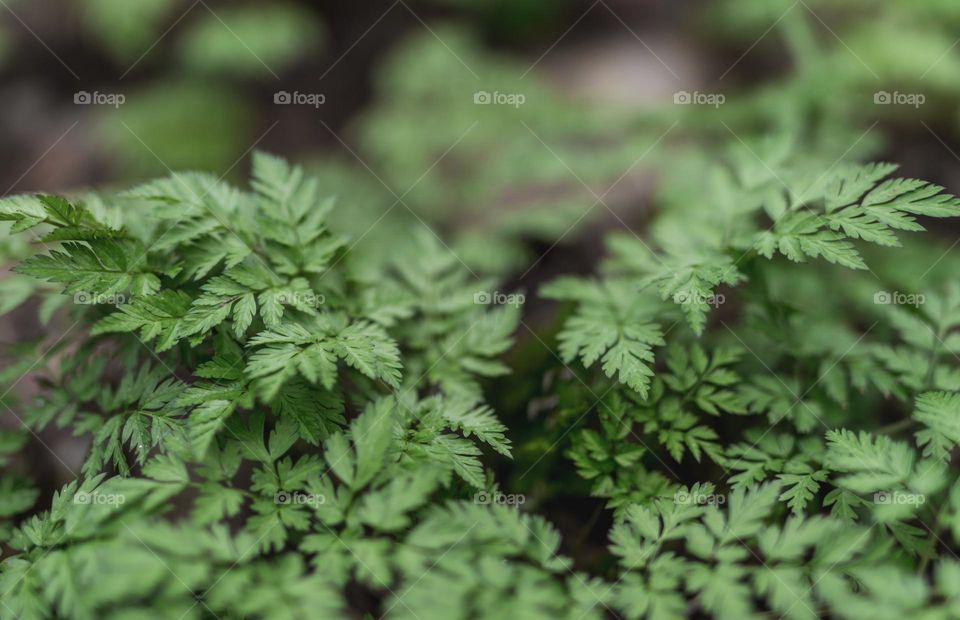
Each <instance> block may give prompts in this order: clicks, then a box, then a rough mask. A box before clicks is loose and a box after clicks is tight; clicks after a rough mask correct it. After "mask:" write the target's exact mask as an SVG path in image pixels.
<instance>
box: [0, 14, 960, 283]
mask: <svg viewBox="0 0 960 620" xmlns="http://www.w3.org/2000/svg"><path fill="white" fill-rule="evenodd" d="M867 15H868V16H869V19H864V16H867ZM958 36H960V4H958V3H956V2H951V1H949V0H922V1H920V0H913V1H909V2H908V1H907V0H883V1H880V0H831V1H829V2H828V1H826V0H714V1H711V2H704V1H700V2H698V1H694V0H660V1H656V0H551V1H545V0H394V1H390V0H385V1H383V2H379V1H378V2H351V1H346V0H342V1H316V2H307V1H297V0H282V1H279V2H266V1H264V0H247V1H230V2H225V1H219V0H137V1H136V2H130V1H128V0H31V1H29V2H28V1H26V0H0V72H2V76H3V77H2V81H0V105H2V107H3V114H0V143H2V151H0V152H2V154H3V155H2V157H3V160H4V161H3V165H2V167H0V189H5V191H4V194H12V193H19V192H26V191H37V190H44V191H50V192H52V191H61V192H76V191H79V190H82V189H83V188H86V187H90V186H96V187H98V188H104V187H107V188H109V187H118V188H119V187H123V186H126V185H129V184H131V183H135V182H137V181H142V180H145V179H147V178H150V177H153V176H158V175H165V174H168V173H169V172H170V171H171V170H184V169H197V170H204V171H210V172H213V173H216V174H218V175H223V176H224V177H225V178H227V179H231V180H234V181H237V182H241V181H242V179H243V178H244V177H245V175H246V172H247V168H248V159H249V154H250V152H251V151H252V150H253V149H264V150H268V151H271V152H274V153H277V154H281V155H283V156H286V157H289V158H292V159H295V160H297V161H298V162H301V163H306V164H308V165H310V166H311V168H313V170H314V171H315V172H316V173H317V174H320V175H322V176H323V177H324V179H325V182H326V183H327V185H328V186H329V188H330V193H336V194H338V195H340V197H341V200H342V201H346V202H348V203H349V204H350V205H351V208H353V207H355V210H354V211H353V212H352V213H351V217H350V221H349V222H346V223H345V226H346V227H347V228H352V229H355V231H356V232H357V234H362V233H363V232H364V231H367V230H369V228H370V225H371V224H372V223H373V222H376V221H378V218H380V217H385V218H386V221H387V222H388V223H389V221H390V219H391V218H393V217H410V216H411V215H414V216H415V217H422V218H424V220H425V221H426V222H429V224H430V225H431V226H434V227H438V228H440V229H444V231H445V232H446V233H447V234H448V235H449V236H450V238H453V239H456V243H457V245H458V246H459V247H460V249H461V252H460V253H462V255H463V256H464V260H466V262H468V263H470V264H471V265H474V264H475V265H477V268H478V269H484V270H489V271H494V272H500V273H503V272H505V271H509V269H510V268H511V267H515V266H516V265H518V264H520V263H521V262H522V261H523V260H524V254H526V255H527V256H526V258H527V259H529V257H530V256H539V255H540V254H541V252H538V251H536V250H537V249H540V250H542V249H543V248H534V251H533V253H532V254H530V252H529V251H528V250H530V248H529V243H530V241H531V240H532V241H533V242H535V243H536V242H542V243H546V245H547V247H549V246H550V244H552V243H554V242H556V241H557V240H558V239H559V238H561V237H563V240H564V241H565V242H570V241H573V240H574V239H568V238H567V235H564V233H565V232H566V231H568V230H570V229H571V228H579V227H581V226H589V224H590V222H591V221H593V220H594V218H595V217H596V218H599V219H600V220H601V222H602V223H601V225H610V224H611V223H613V224H621V221H622V223H625V224H628V225H633V224H634V223H635V222H636V221H637V218H638V217H640V216H639V215H638V213H637V211H638V209H640V208H641V206H642V205H641V202H642V201H641V200H638V197H640V198H642V196H643V190H644V175H643V172H644V171H645V170H646V171H649V170H650V167H651V166H652V165H653V164H654V163H655V161H656V159H657V158H656V153H657V152H658V150H657V149H659V147H661V146H662V145H661V142H664V143H667V144H669V143H671V142H676V141H677V140H681V139H682V138H683V137H684V136H685V135H686V136H687V137H689V136H690V135H691V134H692V135H694V136H695V137H697V138H702V137H704V136H709V135H711V133H712V134H713V135H717V134H719V135H720V136H721V139H725V140H731V139H733V138H732V136H731V135H730V134H731V133H733V134H734V135H735V136H736V137H737V138H740V137H741V136H742V139H743V140H745V141H749V137H748V134H749V132H751V131H760V132H763V131H770V130H772V128H774V127H779V126H782V124H783V123H784V122H785V119H793V120H794V121H797V122H804V123H806V125H807V126H810V127H814V126H815V124H816V122H817V121H818V119H823V118H826V117H829V118H830V119H834V120H835V119H841V120H840V122H839V123H836V122H834V125H835V126H822V127H820V130H821V131H822V135H823V136H827V137H828V138H829V139H826V138H825V139H821V140H819V141H818V144H827V145H828V146H827V147H825V148H828V147H829V144H828V143H832V144H833V145H836V147H837V149H839V150H838V151H837V152H836V154H837V156H838V157H841V156H843V150H844V149H847V148H849V149H850V150H856V151H857V153H858V154H859V153H863V154H871V155H873V154H877V155H882V156H885V157H888V158H891V159H895V160H897V161H901V162H904V163H905V164H906V165H907V166H908V168H910V170H908V171H909V172H914V171H919V170H923V172H924V174H925V176H926V178H931V179H933V180H938V181H940V182H942V183H944V184H946V185H948V186H949V185H950V182H951V178H950V175H951V173H952V171H954V170H955V169H956V166H957V163H958V161H957V157H956V152H957V151H958V150H960V147H957V145H956V137H957V128H958V124H960V113H958V106H957V103H958V100H957V94H958V89H960V82H958V80H957V77H958V76H960V47H958V45H957V38H958ZM883 92H887V93H890V94H891V97H896V95H904V96H908V95H911V94H912V95H920V96H922V98H923V99H924V101H923V102H922V104H921V105H916V106H915V105H912V104H911V103H910V101H906V100H905V99H901V100H897V101H891V104H890V105H878V104H876V103H875V101H874V99H876V97H877V96H878V95H877V93H883ZM484 94H488V95H489V96H490V97H491V101H490V102H489V104H485V103H484V102H483V101H481V100H480V99H482V98H483V96H484ZM684 94H688V95H690V96H691V97H692V100H691V101H689V102H688V103H689V104H690V105H684V102H683V100H682V99H683V95H684ZM697 95H699V96H700V99H699V100H698V99H696V97H697ZM711 96H712V97H714V99H709V97H711ZM478 97H479V98H480V99H478ZM705 97H706V98H705ZM717 97H720V98H721V99H722V101H720V100H718V99H717ZM914 100H915V98H914ZM911 101H913V100H911ZM898 102H899V103H898ZM714 103H716V104H717V105H714ZM678 104H679V105H678ZM711 112H713V113H712V114H711ZM673 123H676V125H673ZM875 123H877V124H879V127H877V126H875V125H874V124H875ZM868 128H869V129H870V131H867V134H868V135H864V136H862V137H861V138H860V139H859V140H857V139H856V136H858V135H860V134H861V133H862V132H864V131H865V130H867V129H868ZM874 129H878V130H877V131H874ZM883 136H886V137H887V140H886V142H884V139H883ZM891 136H895V137H896V140H891V139H890V137H891ZM854 140H856V144H855V145H852V143H853V141H854ZM890 143H896V144H897V147H896V150H895V151H894V150H891V149H890V148H888V147H887V146H886V145H888V144H890ZM851 145H852V146H851ZM654 147H657V148H654ZM885 149H886V150H885ZM651 152H652V156H651ZM638 158H642V159H643V161H641V162H640V163H636V164H635V162H637V160H638ZM634 164H635V165H634ZM621 177H623V178H621ZM617 179H620V181H619V182H617V183H616V185H611V184H612V183H613V181H615V180H617ZM606 192H608V193H606ZM605 193H606V194H605ZM401 197H403V200H402V201H401V205H400V208H391V207H396V206H397V205H396V204H395V203H397V201H398V199H399V198H401ZM600 197H603V198H604V199H603V201H602V204H601V205H600V208H597V209H588V210H589V211H590V214H589V216H584V210H585V208H588V207H590V205H591V204H592V203H596V202H597V199H598V198H600ZM603 207H606V208H603ZM385 213H386V214H387V215H386V216H384V214H385ZM377 228H380V229H381V230H389V226H384V227H377ZM369 234H375V231H371V232H370V233H369ZM478 237H479V238H478ZM519 237H522V238H524V239H525V240H526V241H527V243H526V244H525V246H526V247H521V246H518V245H517V244H515V243H514V241H515V240H516V239H517V238H519ZM374 239H375V237H374ZM491 244H494V245H495V246H496V248H497V249H498V250H499V251H498V252H491V251H490V248H491ZM477 246H480V247H477Z"/></svg>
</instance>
